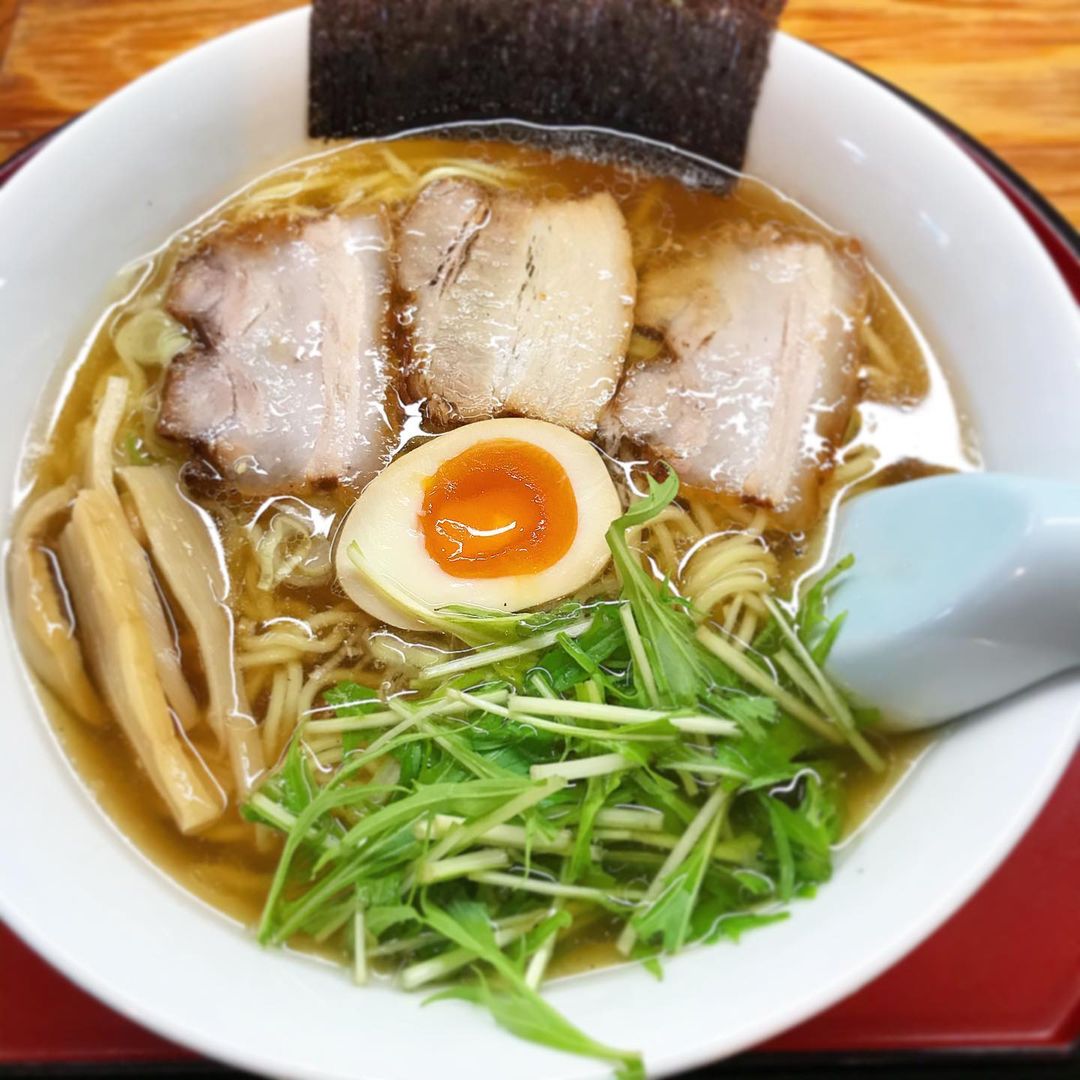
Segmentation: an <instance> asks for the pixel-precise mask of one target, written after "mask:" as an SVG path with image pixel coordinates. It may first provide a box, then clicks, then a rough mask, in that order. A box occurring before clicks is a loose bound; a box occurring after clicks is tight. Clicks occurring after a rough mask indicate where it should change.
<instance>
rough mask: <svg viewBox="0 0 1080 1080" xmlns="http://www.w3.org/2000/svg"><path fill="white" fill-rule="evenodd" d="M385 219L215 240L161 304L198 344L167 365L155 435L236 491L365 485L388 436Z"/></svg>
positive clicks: (263, 230) (275, 226)
mask: <svg viewBox="0 0 1080 1080" xmlns="http://www.w3.org/2000/svg"><path fill="white" fill-rule="evenodd" d="M388 252H389V230H388V225H387V222H386V219H385V217H384V215H382V214H381V213H380V214H372V215H365V216H358V217H349V218H344V217H339V216H336V215H329V216H327V217H323V218H318V219H315V220H309V221H306V222H302V223H299V224H295V223H285V222H269V223H263V224H260V225H259V226H258V227H257V228H255V229H252V228H248V229H245V230H243V231H241V232H235V233H232V234H222V235H218V236H214V237H212V238H211V239H210V240H209V242H208V243H207V244H206V245H205V246H204V247H203V248H202V249H201V250H199V251H198V252H196V253H195V255H193V256H192V257H191V258H189V259H187V260H185V261H184V262H182V263H181V264H180V266H179V267H178V268H177V270H176V273H175V275H174V277H173V281H172V283H171V285H170V288H169V293H168V297H167V305H168V308H169V310H170V312H171V313H172V314H173V315H174V316H175V317H176V318H178V319H179V320H180V321H181V322H183V323H184V324H185V325H186V326H187V327H188V328H189V329H190V330H191V331H192V332H193V335H194V337H195V339H196V342H195V344H193V345H192V346H191V347H190V348H189V349H187V350H186V351H185V352H183V353H181V354H180V355H179V356H178V357H176V358H175V359H174V360H173V361H172V363H171V364H170V365H169V367H168V369H167V372H166V376H165V383H164V388H163V394H162V406H161V413H160V416H159V419H158V431H159V432H160V434H162V435H163V436H165V437H167V438H171V439H175V440H179V441H183V442H187V443H190V444H191V445H192V446H194V447H196V448H197V449H198V450H199V451H200V452H201V453H203V454H204V455H205V456H206V458H207V459H208V460H209V461H210V463H211V464H212V465H213V466H214V467H215V468H216V469H217V471H218V472H219V473H220V474H221V475H222V477H223V478H225V479H226V480H228V481H230V482H231V483H233V484H235V485H236V486H237V487H238V488H240V489H241V490H245V491H251V492H259V491H267V490H281V489H284V488H296V487H303V486H305V485H307V484H312V483H314V484H325V483H333V482H336V481H339V480H353V479H355V480H358V481H363V480H365V479H367V478H369V477H371V476H372V475H374V474H375V473H376V472H377V471H378V470H379V469H380V468H381V466H382V464H383V463H384V460H385V456H386V453H387V446H388V441H389V436H390V424H389V422H388V419H387V417H388V413H387V396H388V392H389V389H390V377H389V372H388V365H387V351H386V341H385V324H386V312H387V305H388V302H389V282H388V271H387V263H388Z"/></svg>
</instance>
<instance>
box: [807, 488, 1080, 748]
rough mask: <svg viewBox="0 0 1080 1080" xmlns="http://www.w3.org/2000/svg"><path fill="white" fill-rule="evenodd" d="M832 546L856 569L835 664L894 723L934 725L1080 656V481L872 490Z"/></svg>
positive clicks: (853, 689)
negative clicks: (849, 557)
mask: <svg viewBox="0 0 1080 1080" xmlns="http://www.w3.org/2000/svg"><path fill="white" fill-rule="evenodd" d="M831 552H832V555H833V557H834V559H838V558H841V557H842V556H844V555H846V554H848V553H849V552H850V553H851V554H853V555H854V556H855V565H854V567H853V568H852V569H851V570H850V571H849V572H848V573H847V574H845V575H844V576H843V577H842V578H841V579H840V580H839V581H838V583H837V585H836V587H835V588H834V589H833V591H832V593H831V595H830V596H829V598H828V604H827V607H828V611H829V614H830V615H835V614H837V613H839V612H841V611H846V612H847V619H846V621H845V622H844V625H843V628H842V630H841V632H840V636H839V638H838V639H837V641H836V645H835V647H834V648H833V651H832V653H831V655H830V657H829V660H828V664H827V667H826V670H827V671H828V673H829V675H830V676H831V677H832V678H833V679H834V680H835V681H836V682H837V683H839V684H840V685H841V686H842V687H844V688H845V689H847V690H848V691H849V692H850V693H851V695H852V696H853V697H854V698H855V700H857V701H863V702H866V703H868V704H873V705H877V706H878V707H880V708H881V710H882V713H883V717H884V721H885V726H887V727H889V728H891V729H893V730H914V729H917V728H924V727H930V726H932V725H934V724H938V723H940V722H942V721H944V720H949V719H951V718H952V717H955V716H960V715H962V714H964V713H967V712H971V711H972V710H973V709H977V708H979V707H980V706H983V705H988V704H990V703H991V702H993V701H997V700H999V699H1001V698H1004V697H1007V696H1008V695H1009V694H1013V693H1015V692H1016V691H1018V690H1022V689H1024V688H1025V687H1027V686H1031V685H1032V684H1033V683H1036V682H1039V681H1040V680H1042V679H1045V678H1047V677H1049V676H1050V675H1054V674H1057V673H1058V672H1060V671H1064V670H1066V669H1068V668H1071V667H1075V666H1077V665H1080V485H1076V484H1068V483H1062V482H1058V481H1052V480H1037V479H1032V478H1030V477H1019V476H1010V475H1005V474H1000V473H999V474H995V473H964V474H956V475H949V476H936V477H932V478H929V479H925V480H916V481H912V482H910V483H907V484H900V485H898V486H896V487H891V488H884V489H881V490H879V491H871V492H867V493H866V494H865V495H863V496H861V497H859V498H856V499H852V500H851V502H850V503H848V504H847V505H846V506H845V507H844V508H843V510H842V511H841V514H840V519H839V522H838V527H837V533H836V537H835V539H834V541H833V544H832V547H831Z"/></svg>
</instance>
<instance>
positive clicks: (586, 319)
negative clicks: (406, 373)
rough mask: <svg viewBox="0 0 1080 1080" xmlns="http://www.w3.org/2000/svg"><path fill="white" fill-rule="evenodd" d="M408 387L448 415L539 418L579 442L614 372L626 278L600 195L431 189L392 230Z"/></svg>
mask: <svg viewBox="0 0 1080 1080" xmlns="http://www.w3.org/2000/svg"><path fill="white" fill-rule="evenodd" d="M398 253H399V258H400V263H399V267H398V280H399V282H400V284H401V286H402V287H403V288H404V289H405V290H407V291H408V292H409V293H410V294H411V296H412V300H413V311H412V316H413V317H412V332H411V333H412V362H411V365H410V379H409V385H410V388H411V390H412V392H413V393H414V394H415V395H416V396H417V397H422V398H426V399H428V402H429V407H430V408H431V409H432V411H434V412H435V414H436V415H437V416H439V417H440V418H442V419H445V420H447V421H452V422H454V421H457V422H460V421H471V420H480V419H485V418H488V417H492V416H499V415H517V416H528V417H532V418H534V419H538V420H547V421H549V422H551V423H555V424H560V425H562V426H563V427H567V428H570V429H571V430H573V431H576V432H577V433H578V434H580V435H585V436H589V435H592V434H593V433H594V432H595V430H596V425H597V420H598V418H599V415H600V412H601V410H602V409H603V407H604V406H605V405H606V404H607V403H608V401H609V400H610V399H611V397H612V395H613V394H614V392H615V388H616V386H617V384H618V381H619V378H620V376H621V373H622V367H623V361H624V358H625V354H626V346H627V343H628V341H629V337H630V332H631V330H632V324H633V305H634V297H635V293H636V277H635V273H634V267H633V257H632V251H631V244H630V236H629V233H628V231H627V228H626V222H625V220H624V219H623V216H622V212H621V211H620V210H619V207H618V205H617V204H616V202H615V200H614V199H613V198H612V197H611V196H610V195H608V194H606V193H599V194H593V195H587V196H584V197H582V198H573V199H541V200H533V199H529V198H527V197H525V196H523V195H520V194H517V193H513V192H503V191H491V190H489V189H487V188H485V187H483V186H481V185H480V184H477V183H474V182H472V181H468V180H443V181H438V182H436V183H434V184H431V185H429V186H428V187H427V188H425V189H424V191H422V192H421V193H420V195H419V196H418V197H417V199H416V201H415V203H414V204H413V206H412V207H411V208H410V210H409V212H408V213H407V214H406V216H405V218H404V220H403V222H402V225H401V229H400V233H399V239H398Z"/></svg>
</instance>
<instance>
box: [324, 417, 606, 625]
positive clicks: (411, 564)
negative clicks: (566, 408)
mask: <svg viewBox="0 0 1080 1080" xmlns="http://www.w3.org/2000/svg"><path fill="white" fill-rule="evenodd" d="M492 439H516V440H519V441H520V442H527V443H532V444H533V445H534V446H537V447H539V448H540V449H542V450H546V451H547V452H548V453H549V454H551V455H552V457H554V458H555V459H556V460H557V461H558V462H559V464H560V465H561V466H562V467H563V469H564V470H565V472H566V475H567V477H569V480H570V484H571V486H572V487H573V491H574V497H575V499H576V500H577V514H578V520H577V529H576V531H575V534H574V539H573V541H572V543H571V545H570V548H569V550H568V551H567V552H566V554H565V555H563V556H562V558H560V559H559V560H558V561H557V562H555V563H554V564H552V565H551V566H549V567H547V569H545V570H540V571H538V572H537V573H533V574H514V575H506V576H504V577H494V578H459V577H453V576H452V575H450V574H448V573H446V571H445V570H443V569H442V567H440V566H439V564H438V563H437V562H436V561H435V560H434V559H432V558H431V556H430V555H429V554H428V552H427V550H426V548H425V546H424V534H423V531H422V529H421V523H420V511H421V508H422V506H423V501H424V488H425V485H426V484H427V482H428V480H429V479H430V477H432V476H433V475H434V474H435V472H436V471H437V470H438V468H439V466H440V465H442V464H443V463H444V462H446V461H449V460H450V459H452V458H454V457H457V455H458V454H461V453H462V452H463V451H465V450H468V449H470V448H471V447H473V446H475V445H477V444H478V443H484V442H488V441H490V440H492ZM620 513H621V506H620V502H619V496H618V493H617V492H616V490H615V485H614V484H613V483H612V480H611V477H610V475H609V474H608V471H607V467H606V466H605V465H604V462H603V459H602V458H601V456H600V454H599V453H598V452H597V450H596V448H595V447H594V446H593V445H592V443H590V442H588V441H586V440H585V439H583V438H581V437H580V436H579V435H575V434H574V433H573V432H571V431H568V430H567V429H566V428H561V427H558V426H556V425H555V424H548V423H545V422H544V421H542V420H521V419H504V420H483V421H481V422H479V423H476V424H467V425H465V426H464V427H460V428H456V429H455V430H454V431H450V432H447V433H446V434H445V435H438V436H436V437H435V438H432V439H430V440H429V441H427V442H425V443H422V444H421V445H420V446H418V447H417V448H416V449H415V450H411V451H409V452H408V453H407V454H404V455H403V456H401V457H399V458H397V459H396V460H395V461H393V462H391V464H390V465H388V466H387V467H386V468H385V469H383V471H382V472H381V473H379V475H378V476H376V477H375V479H374V480H372V481H371V483H370V484H368V486H367V487H366V488H365V489H364V491H363V493H362V494H361V495H360V497H359V498H358V499H357V500H356V502H355V503H354V504H353V507H352V509H351V510H350V511H349V513H348V515H347V517H346V518H345V521H344V523H343V524H342V527H341V531H340V533H339V535H338V538H337V545H336V553H335V568H336V571H337V575H338V580H339V581H340V582H341V585H342V588H343V589H344V590H345V592H346V594H347V595H348V596H349V598H350V599H351V600H352V601H353V602H354V603H355V604H356V605H357V606H358V607H360V608H362V609H363V610H364V611H367V612H368V613H369V614H371V615H374V616H375V617H376V618H377V619H381V620H382V621H384V622H387V623H390V624H391V625H393V626H400V627H404V628H406V629H412V630H422V629H424V628H425V627H424V624H423V623H422V622H421V621H419V620H418V619H416V618H415V617H413V616H412V615H411V614H408V613H406V612H404V611H402V610H401V609H400V608H399V607H398V606H397V605H396V604H394V603H393V602H391V601H390V600H389V599H388V598H387V597H386V596H384V595H383V594H382V593H380V592H379V591H378V590H376V589H375V588H374V587H372V585H370V584H369V583H368V581H366V580H364V578H363V577H361V575H360V574H359V573H358V572H357V570H356V567H355V566H354V564H353V562H352V560H351V559H350V557H349V549H350V547H351V546H352V545H353V543H355V544H357V545H358V547H359V549H360V551H361V552H362V554H363V559H364V563H365V566H366V569H367V570H368V571H369V572H370V574H371V576H372V577H373V578H374V579H375V580H377V581H380V582H383V581H389V582H392V583H393V584H394V586H395V588H396V589H399V590H401V591H403V592H405V593H407V594H409V595H410V596H411V597H412V598H414V599H415V600H416V601H418V602H419V603H421V604H423V605H424V606H425V607H428V608H440V607H445V606H447V605H450V604H469V605H473V606H475V607H483V608H489V609H492V610H497V611H503V612H514V611H524V610H526V609H528V608H533V607H537V606H538V605H540V604H545V603H547V602H548V601H551V600H555V599H558V598H559V597H563V596H566V595H568V594H569V593H572V592H574V591H575V590H576V589H579V588H581V587H582V586H583V585H586V584H588V582H590V581H592V580H593V578H595V577H596V576H597V575H598V574H599V573H600V572H601V571H602V570H603V569H604V567H605V566H606V565H607V562H608V559H609V558H610V552H609V551H608V547H607V544H606V542H605V540H604V533H605V532H606V531H607V528H608V526H609V525H610V524H611V522H612V521H613V520H614V519H615V518H617V517H618V516H619V514H620Z"/></svg>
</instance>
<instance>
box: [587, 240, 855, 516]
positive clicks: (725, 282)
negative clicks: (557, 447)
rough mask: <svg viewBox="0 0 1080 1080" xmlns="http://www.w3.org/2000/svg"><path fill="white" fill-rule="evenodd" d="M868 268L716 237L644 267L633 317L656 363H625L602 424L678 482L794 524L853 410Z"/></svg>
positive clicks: (814, 243)
mask: <svg viewBox="0 0 1080 1080" xmlns="http://www.w3.org/2000/svg"><path fill="white" fill-rule="evenodd" d="M866 303H867V272H866V269H865V267H864V265H863V263H862V261H861V259H860V258H859V257H858V256H857V255H854V254H851V253H849V252H845V251H841V250H837V249H834V248H832V247H831V246H829V245H828V244H826V243H825V242H823V241H819V240H816V239H808V238H805V237H802V236H794V235H785V234H783V233H782V232H780V231H779V230H776V229H773V228H765V229H760V230H755V231H753V232H748V231H745V230H743V231H739V232H732V233H727V234H724V235H720V236H718V237H715V238H713V239H711V240H709V241H708V242H707V243H705V244H703V245H702V246H700V247H699V248H697V249H695V250H693V251H691V252H689V253H686V254H683V255H680V256H677V257H675V258H674V259H672V260H670V261H668V262H666V263H664V264H661V265H659V266H658V267H656V268H655V269H653V270H651V271H647V272H646V273H645V274H644V275H643V277H642V282H641V289H640V293H639V303H638V310H637V322H638V324H639V326H641V327H642V328H643V329H644V330H645V332H647V333H648V332H653V333H654V334H658V335H662V336H663V339H664V343H665V345H666V352H667V355H666V356H663V355H662V356H661V357H659V358H657V359H653V360H646V361H640V362H638V363H635V364H634V365H633V366H631V367H630V368H628V370H627V372H626V376H625V379H624V381H623V384H622V386H621V387H620V389H619V393H618V395H617V396H616V398H615V400H614V402H613V403H612V407H611V409H610V412H609V415H608V416H607V417H606V419H605V422H604V431H605V434H606V435H607V436H609V437H615V438H625V439H629V440H630V441H632V442H633V443H635V444H637V445H638V446H640V447H643V448H644V449H645V450H646V451H647V452H648V453H649V454H650V455H651V456H653V457H654V458H657V459H661V458H662V459H664V460H666V461H668V462H670V464H671V465H672V466H673V467H674V468H675V470H676V471H677V472H678V473H679V476H680V478H681V480H682V481H683V483H684V484H685V485H687V486H688V487H691V488H696V489H700V490H703V491H706V492H711V493H714V494H716V495H717V496H720V497H733V498H738V499H746V500H749V501H751V502H754V503H758V504H760V505H763V506H765V507H768V508H769V509H770V510H771V511H772V513H773V517H774V520H775V521H776V523H777V524H782V525H785V526H787V527H804V526H806V525H808V524H809V523H810V522H812V521H813V519H814V518H815V517H816V515H817V512H818V489H819V486H820V477H821V474H822V470H823V469H824V468H825V467H827V466H828V464H829V463H830V462H831V460H832V455H833V452H834V450H835V447H836V446H837V444H838V442H839V441H840V440H841V439H842V437H843V435H844V432H845V430H846V428H847V425H848V421H849V419H850V417H851V411H852V409H853V407H854V404H855V395H856V388H857V375H858V353H859V344H858V325H859V322H860V320H861V319H862V318H863V317H864V315H865V310H866Z"/></svg>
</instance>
